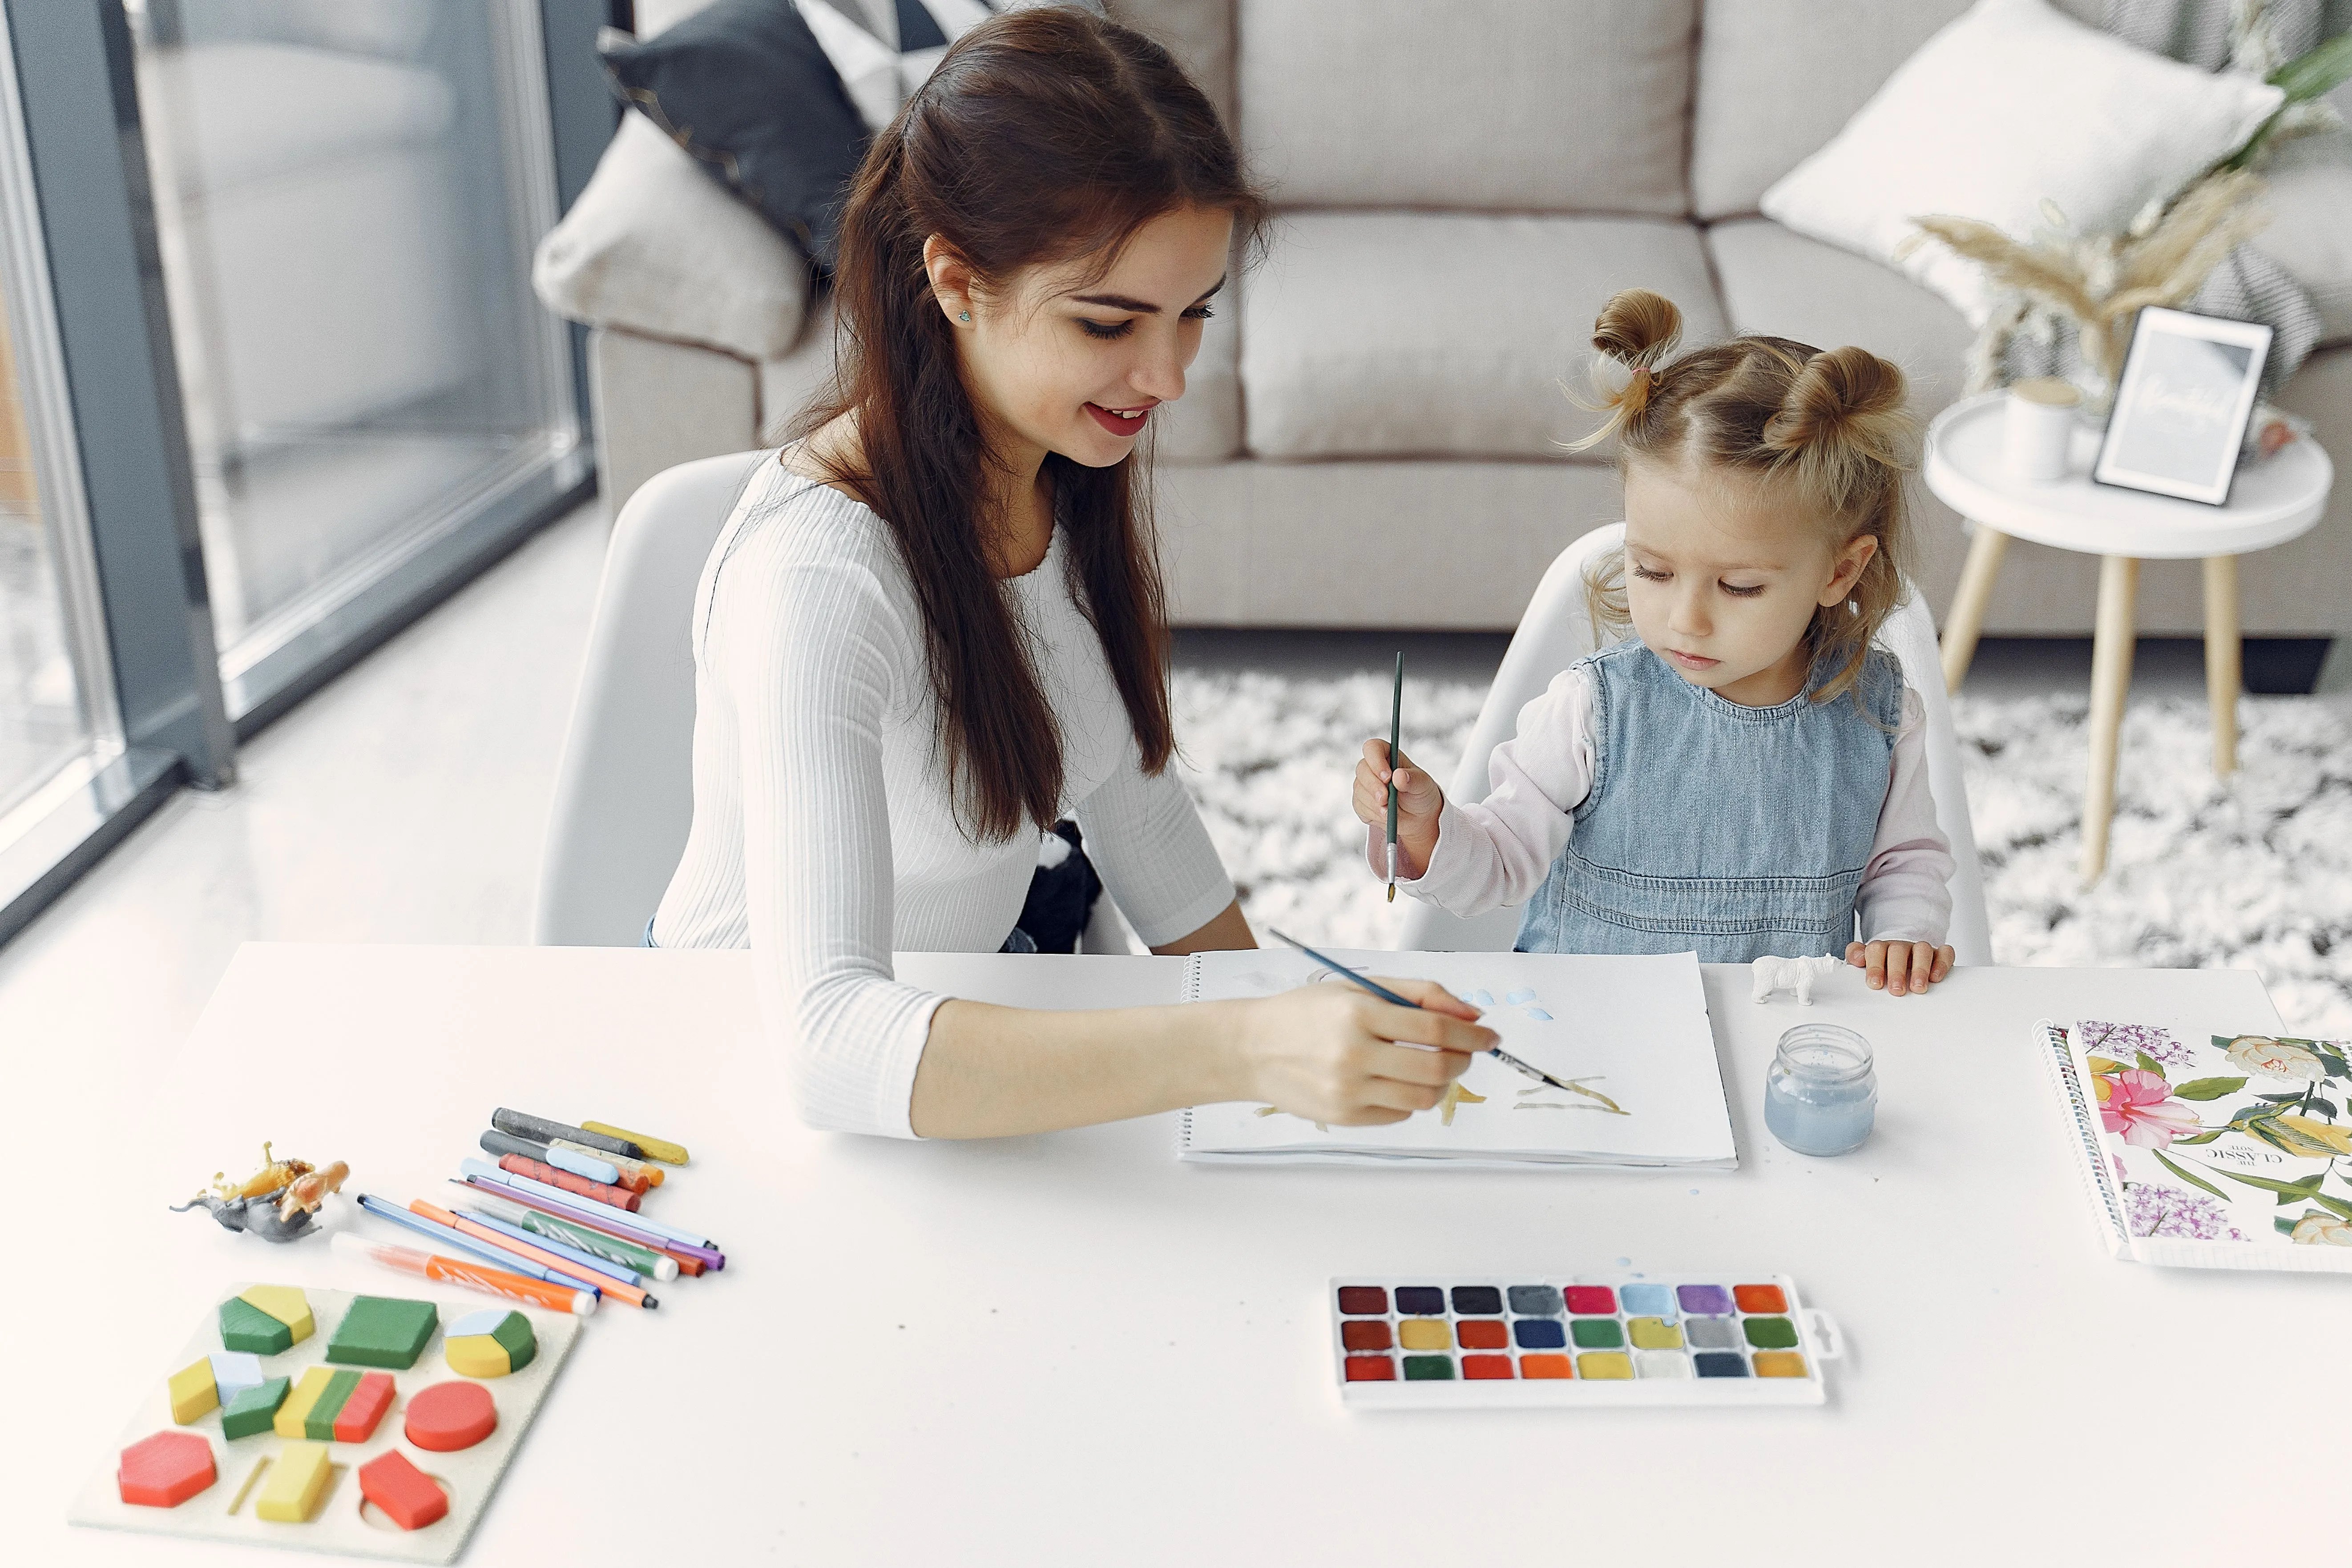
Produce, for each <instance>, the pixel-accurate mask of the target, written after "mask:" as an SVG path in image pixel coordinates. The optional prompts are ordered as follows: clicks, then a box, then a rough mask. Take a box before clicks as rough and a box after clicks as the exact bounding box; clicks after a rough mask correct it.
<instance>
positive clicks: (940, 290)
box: [923, 234, 972, 327]
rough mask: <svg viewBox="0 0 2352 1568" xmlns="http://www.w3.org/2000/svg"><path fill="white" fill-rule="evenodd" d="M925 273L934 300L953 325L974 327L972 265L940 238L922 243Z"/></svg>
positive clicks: (936, 237) (933, 237) (931, 238)
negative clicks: (972, 319)
mask: <svg viewBox="0 0 2352 1568" xmlns="http://www.w3.org/2000/svg"><path fill="white" fill-rule="evenodd" d="M923 270H924V272H925V273H927V274H929V278H930V280H931V297H932V298H933V299H935V300H938V301H939V302H940V310H945V311H946V312H947V316H948V321H949V323H950V325H953V326H959V327H968V326H970V325H971V282H972V278H971V263H969V262H967V261H965V260H964V258H962V257H961V256H958V255H957V254H956V253H955V251H954V250H953V249H951V248H950V247H949V245H948V242H947V241H946V240H944V239H941V238H940V237H939V236H938V235H936V234H935V235H932V236H931V237H929V238H928V239H926V240H924V241H923Z"/></svg>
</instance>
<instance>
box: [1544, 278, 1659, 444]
mask: <svg viewBox="0 0 2352 1568" xmlns="http://www.w3.org/2000/svg"><path fill="white" fill-rule="evenodd" d="M1682 335H1683V313H1682V312H1681V311H1680V310H1676V309H1675V302H1674V301H1673V300H1669V299H1667V298H1666V297H1665V296H1664V294H1654V293H1652V292H1651V291H1650V290H1649V289H1624V290H1622V291H1621V292H1619V293H1616V294H1613V295H1612V296H1610V299H1609V302H1608V303H1607V304H1606V305H1603V306H1601V314H1600V316H1599V317H1597V318H1596V319H1595V320H1594V321H1593V323H1592V346H1593V348H1594V349H1595V350H1596V351H1597V353H1598V357H1596V358H1595V359H1594V360H1593V362H1592V396H1591V398H1589V399H1588V398H1584V397H1579V396H1577V395H1575V394H1574V393H1570V399H1571V400H1572V401H1573V402H1574V403H1575V404H1576V405H1578V406H1579V407H1580V408H1583V409H1586V410H1587V411H1589V412H1591V413H1594V414H1600V415H1604V416H1606V417H1605V418H1603V420H1602V421H1601V428H1599V429H1598V430H1595V431H1593V432H1592V433H1591V435H1589V436H1586V437H1583V438H1582V439H1581V440H1578V441H1572V442H1570V444H1569V450H1570V451H1572V452H1581V451H1585V450H1587V449H1588V448H1591V447H1597V446H1599V445H1601V442H1603V441H1606V440H1608V439H1609V438H1610V437H1612V436H1614V435H1616V434H1617V433H1618V432H1619V431H1620V430H1622V429H1623V428H1624V427H1625V426H1628V425H1630V424H1633V423H1634V422H1635V421H1637V420H1639V419H1640V418H1641V417H1642V416H1643V414H1644V413H1646V412H1648V410H1649V407H1650V405H1651V404H1652V403H1653V402H1654V400H1655V398H1656V395H1657V388H1658V380H1659V374H1660V371H1661V369H1662V368H1663V367H1664V363H1665V359H1666V356H1667V355H1668V354H1670V353H1674V351H1675V344H1676V343H1677V342H1681V341H1682Z"/></svg>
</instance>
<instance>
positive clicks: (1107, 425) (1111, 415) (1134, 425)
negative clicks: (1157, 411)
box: [1087, 403, 1157, 436]
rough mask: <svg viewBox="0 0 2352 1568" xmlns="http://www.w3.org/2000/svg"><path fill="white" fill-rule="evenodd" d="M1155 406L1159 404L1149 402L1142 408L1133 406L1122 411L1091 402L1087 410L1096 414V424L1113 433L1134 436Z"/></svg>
mask: <svg viewBox="0 0 2352 1568" xmlns="http://www.w3.org/2000/svg"><path fill="white" fill-rule="evenodd" d="M1155 406H1157V405H1155V404H1150V403H1147V404H1145V405H1143V406H1141V407H1140V408H1132V409H1128V410H1125V411H1123V412H1122V411H1120V410H1117V409H1110V408H1105V407H1104V406H1103V405H1101V404H1099V403H1089V404H1087V413H1089V414H1091V415H1093V416H1095V423H1096V424H1097V425H1099V426H1102V427H1103V428H1104V429H1106V430H1108V431H1109V432H1110V433H1111V434H1112V435H1114V436H1132V435H1134V434H1135V433H1136V432H1137V431H1139V430H1140V429H1142V428H1143V422H1144V421H1145V420H1146V419H1149V418H1150V416H1151V410H1152V409H1153V408H1154V407H1155Z"/></svg>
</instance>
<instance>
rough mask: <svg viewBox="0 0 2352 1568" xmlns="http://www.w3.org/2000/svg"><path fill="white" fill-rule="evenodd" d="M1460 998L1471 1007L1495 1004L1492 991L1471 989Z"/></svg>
mask: <svg viewBox="0 0 2352 1568" xmlns="http://www.w3.org/2000/svg"><path fill="white" fill-rule="evenodd" d="M1462 1000H1464V1001H1465V1002H1467V1003H1469V1004H1470V1005H1472V1006H1473V1007H1491V1006H1493V1005H1495V994H1494V993H1493V992H1492V991H1473V992H1472V993H1470V994H1469V995H1467V996H1465V997H1464V998H1462Z"/></svg>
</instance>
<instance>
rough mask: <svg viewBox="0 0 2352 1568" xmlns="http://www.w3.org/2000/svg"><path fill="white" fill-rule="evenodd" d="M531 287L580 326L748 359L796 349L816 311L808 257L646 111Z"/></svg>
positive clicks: (546, 253)
mask: <svg viewBox="0 0 2352 1568" xmlns="http://www.w3.org/2000/svg"><path fill="white" fill-rule="evenodd" d="M530 280H531V283H532V286H533V287H535V288H536V289H538V290H539V297H540V298H541V300H545V301H546V302H547V305H548V308H549V309H551V310H554V311H556V312H557V313H559V314H561V315H564V316H569V317H570V318H571V319H572V320H573V321H585V322H587V323H588V324H589V325H591V326H597V327H620V328H624V329H625V330H627V331H633V332H636V333H638V334H640V335H642V336H646V337H655V338H669V339H673V340H675V341H677V342H688V343H699V344H702V345H703V346H705V347H709V348H715V349H722V350H724V351H726V352H727V353H731V354H735V355H738V356H740V357H741V358H743V359H747V360H767V359H773V358H776V357H777V356H779V355H782V354H784V353H789V352H791V350H792V348H793V344H794V343H795V342H798V341H799V339H800V337H801V321H802V318H803V316H804V315H805V314H806V313H807V310H808V297H809V263H808V258H806V257H804V256H803V255H802V254H801V253H800V251H799V250H798V249H797V248H796V247H794V246H793V242H792V241H791V240H788V239H786V238H785V237H783V236H782V235H781V234H778V233H777V232H776V231H775V230H774V229H772V228H771V227H770V226H768V225H767V224H765V223H763V222H761V218H760V215H759V214H757V213H755V212H753V211H752V210H751V208H750V207H748V206H745V205H743V204H742V203H741V202H739V201H737V200H736V199H735V198H734V197H733V196H730V195H728V194H727V193H726V192H725V191H723V190H721V189H720V188H719V185H718V184H717V183H716V182H714V181H711V180H707V179H705V178H703V177H702V175H701V174H699V173H698V172H697V171H696V169H695V167H694V160H693V158H692V157H691V156H689V155H688V153H686V152H685V151H683V150H682V149H680V148H679V147H678V146H677V144H676V143H675V142H671V141H670V139H669V138H668V137H667V136H664V135H663V134H662V133H661V132H659V131H657V130H656V129H655V128H654V126H653V125H652V123H651V122H650V121H647V120H646V118H645V116H643V115H641V114H625V115H623V116H622V117H621V126H620V129H619V130H618V131H616V132H614V136H613V140H612V142H611V143H610V144H609V145H608V146H606V147H605V149H604V157H603V158H601V159H600V160H598V162H597V164H596V172H595V174H593V176H591V177H590V179H589V181H588V184H587V188H586V189H584V190H583V191H582V192H581V193H580V199H579V200H577V201H575V202H573V203H572V210H571V211H570V212H568V213H566V214H564V215H563V221H562V223H559V224H557V225H556V226H554V227H553V228H552V229H550V230H549V231H548V233H547V237H545V238H544V239H542V240H541V241H540V242H539V253H538V256H537V257H536V258H534V260H533V263H532V266H531V272H530Z"/></svg>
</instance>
